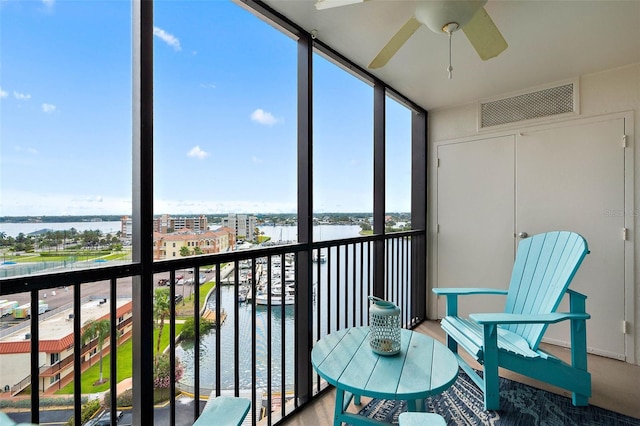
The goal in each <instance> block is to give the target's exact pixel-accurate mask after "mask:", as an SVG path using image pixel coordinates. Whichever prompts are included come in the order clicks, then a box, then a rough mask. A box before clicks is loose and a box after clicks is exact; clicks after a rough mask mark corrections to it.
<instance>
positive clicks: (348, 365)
mask: <svg viewBox="0 0 640 426" xmlns="http://www.w3.org/2000/svg"><path fill="white" fill-rule="evenodd" d="M400 340H401V345H400V347H401V349H400V353H398V354H396V355H391V356H384V355H378V354H376V353H375V352H373V351H372V350H371V347H370V346H369V327H354V328H348V329H344V330H340V331H336V332H334V333H331V334H328V335H326V336H325V337H323V338H322V339H320V340H319V341H318V342H316V344H315V345H314V346H313V350H312V351H311V363H312V365H313V368H314V369H315V370H316V372H317V373H318V374H319V375H320V377H322V378H323V379H325V380H326V381H327V382H328V383H329V384H331V385H333V386H335V388H336V406H335V414H334V421H333V424H334V426H339V425H340V424H341V423H342V422H345V423H350V424H354V425H370V424H372V423H371V419H367V418H365V417H363V416H360V415H357V414H354V413H348V412H346V409H347V407H348V406H349V404H350V403H351V400H352V398H353V397H355V403H356V404H359V403H360V397H362V396H366V397H372V398H382V399H393V400H406V401H407V406H408V409H409V411H424V403H423V402H424V399H425V398H426V397H428V396H430V395H434V394H438V393H440V392H442V391H443V390H445V389H447V388H449V387H450V386H451V385H452V384H453V382H455V381H456V378H457V377H458V361H457V359H456V357H455V355H454V354H453V352H451V351H450V350H449V349H448V348H447V347H446V346H445V345H443V344H442V343H440V342H438V341H436V340H434V339H433V338H431V337H429V336H426V335H424V334H421V333H417V332H414V331H411V330H404V329H403V330H402V331H401V338H400Z"/></svg>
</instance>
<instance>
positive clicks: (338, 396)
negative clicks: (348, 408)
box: [333, 388, 344, 426]
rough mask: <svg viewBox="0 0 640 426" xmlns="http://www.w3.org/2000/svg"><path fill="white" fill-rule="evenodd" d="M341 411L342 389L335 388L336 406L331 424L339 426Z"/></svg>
mask: <svg viewBox="0 0 640 426" xmlns="http://www.w3.org/2000/svg"><path fill="white" fill-rule="evenodd" d="M342 413H344V389H340V388H336V407H335V409H334V412H333V426H340V425H341V424H342V421H340V419H341V418H342Z"/></svg>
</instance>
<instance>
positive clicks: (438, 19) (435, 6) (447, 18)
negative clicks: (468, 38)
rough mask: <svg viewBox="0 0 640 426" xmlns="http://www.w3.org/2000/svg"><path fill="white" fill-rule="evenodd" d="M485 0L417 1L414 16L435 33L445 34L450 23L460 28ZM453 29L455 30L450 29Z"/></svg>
mask: <svg viewBox="0 0 640 426" xmlns="http://www.w3.org/2000/svg"><path fill="white" fill-rule="evenodd" d="M486 2H487V0H464V1H463V0H427V1H421V2H418V4H417V6H416V11H415V17H416V19H417V20H418V21H420V23H422V24H424V25H426V26H427V28H429V29H430V30H431V31H433V32H434V33H436V34H446V33H447V31H446V28H447V27H449V25H450V24H457V28H456V29H458V28H462V27H464V25H465V24H466V23H467V22H469V21H470V20H471V18H473V15H475V13H476V12H477V11H478V10H480V9H481V8H482V7H483V6H484V5H485V3H486ZM452 31H455V30H452Z"/></svg>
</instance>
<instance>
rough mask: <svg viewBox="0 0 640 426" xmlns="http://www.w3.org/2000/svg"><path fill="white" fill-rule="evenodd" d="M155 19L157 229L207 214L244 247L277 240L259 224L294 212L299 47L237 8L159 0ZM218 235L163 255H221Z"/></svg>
mask: <svg viewBox="0 0 640 426" xmlns="http://www.w3.org/2000/svg"><path fill="white" fill-rule="evenodd" d="M154 15H155V19H154V25H155V26H154V35H155V36H156V37H155V38H154V72H155V76H154V79H155V83H154V112H155V117H154V122H155V124H154V129H155V135H154V137H155V139H154V142H155V143H154V146H155V148H154V155H155V165H154V168H155V174H154V178H155V197H154V213H155V215H156V216H159V217H160V221H159V222H160V223H158V229H157V230H158V231H161V232H162V233H167V232H171V231H178V230H180V229H181V227H182V226H183V225H182V224H180V223H179V222H180V221H179V220H177V219H181V218H194V217H195V218H197V217H200V216H201V215H204V216H206V218H207V222H206V225H203V224H202V223H201V224H200V225H199V226H201V227H203V228H205V229H203V230H206V228H211V229H212V230H216V229H218V228H220V227H222V226H225V227H228V228H231V229H232V230H233V231H235V233H234V235H233V237H234V239H235V242H236V243H237V244H238V246H241V245H242V243H243V242H262V241H264V240H266V239H267V238H266V237H271V238H272V239H280V233H277V235H273V234H274V232H273V229H272V228H273V226H267V227H266V229H265V228H264V227H263V226H262V225H264V223H263V218H264V216H265V215H267V216H268V217H269V218H270V219H271V218H272V214H282V213H288V214H289V215H293V214H294V212H295V210H296V155H297V150H296V138H297V134H296V128H297V116H296V114H297V109H296V90H297V87H296V43H295V41H294V40H293V39H291V38H290V37H288V36H287V35H285V34H283V33H282V32H280V31H278V30H277V29H275V28H274V27H272V26H270V25H268V24H266V23H265V22H264V21H262V20H260V19H258V18H257V17H256V16H254V15H252V14H250V13H247V11H246V10H244V9H242V8H239V7H238V6H237V5H235V4H233V3H231V2H219V1H214V2H188V3H185V2H158V3H156V7H155V9H154ZM161 215H165V216H161ZM229 215H233V216H232V217H231V218H229ZM271 222H272V221H270V220H267V223H268V224H269V225H272V223H271ZM187 227H189V226H188V225H187ZM256 228H258V229H257V230H256ZM192 230H193V229H192ZM221 232H223V231H221ZM260 237H262V238H260ZM159 238H162V237H159ZM219 238H220V235H211V236H210V238H209V240H210V241H205V239H204V238H200V239H196V240H194V241H186V239H183V240H179V241H175V240H174V241H172V242H171V244H173V243H176V244H177V246H178V247H177V250H169V248H167V246H166V244H167V241H166V240H165V241H158V243H159V245H160V246H159V250H158V252H157V256H156V258H157V259H162V258H167V259H170V258H174V257H180V256H181V255H182V256H184V255H190V254H198V253H199V252H200V253H212V252H216V251H224V250H225V249H226V248H227V243H226V242H223V243H220V244H214V243H213V242H212V241H213V240H216V241H218V239H219ZM283 238H284V237H283ZM225 241H226V240H225ZM228 244H229V246H231V247H230V248H233V246H234V242H233V239H231V240H230V241H229V243H228ZM214 245H215V246H216V247H214ZM183 247H185V248H186V250H185V249H183ZM196 247H197V248H196Z"/></svg>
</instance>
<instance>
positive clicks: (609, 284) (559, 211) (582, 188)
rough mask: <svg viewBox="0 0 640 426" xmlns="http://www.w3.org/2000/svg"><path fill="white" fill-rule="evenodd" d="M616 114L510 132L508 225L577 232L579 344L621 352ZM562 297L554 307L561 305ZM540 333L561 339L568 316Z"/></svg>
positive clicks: (565, 339)
mask: <svg viewBox="0 0 640 426" xmlns="http://www.w3.org/2000/svg"><path fill="white" fill-rule="evenodd" d="M623 135H624V119H623V118H619V119H616V120H608V121H599V122H588V123H581V124H579V125H568V126H564V127H556V128H551V129H546V130H540V131H527V132H525V133H524V134H520V135H518V136H517V138H516V164H517V168H516V194H517V195H516V232H517V233H520V232H526V233H528V234H529V235H533V234H537V233H540V232H546V231H553V230H567V231H574V232H577V233H579V234H581V235H582V236H583V237H584V238H585V239H586V240H587V243H588V245H589V248H590V251H591V253H590V254H589V255H588V256H587V257H586V258H585V260H584V262H583V264H582V266H581V268H580V269H579V271H578V273H577V275H576V277H575V278H574V281H573V282H572V284H571V288H573V289H575V290H577V291H579V292H581V293H583V294H586V295H587V311H588V312H589V313H590V314H591V319H590V320H589V321H587V344H588V346H589V348H590V350H591V351H592V352H595V353H598V354H601V355H605V356H609V357H614V358H619V359H624V354H625V350H624V349H625V348H624V334H623V331H622V322H623V320H624V319H625V318H624V315H625V309H624V306H625V300H624V294H625V293H624V291H625V280H624V271H625V265H624V259H625V256H624V240H623V237H622V230H623V228H624V226H625V224H624V214H616V212H624V211H625V204H624V202H625V199H624V149H623V147H622V144H621V140H622V136H623ZM567 306H568V304H567V303H566V301H565V303H564V305H563V307H562V309H561V310H568V308H567ZM545 340H548V341H550V342H553V343H559V344H569V343H570V335H569V328H568V324H562V325H560V324H559V325H554V326H552V327H550V328H549V329H548V330H547V332H546V333H545Z"/></svg>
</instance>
